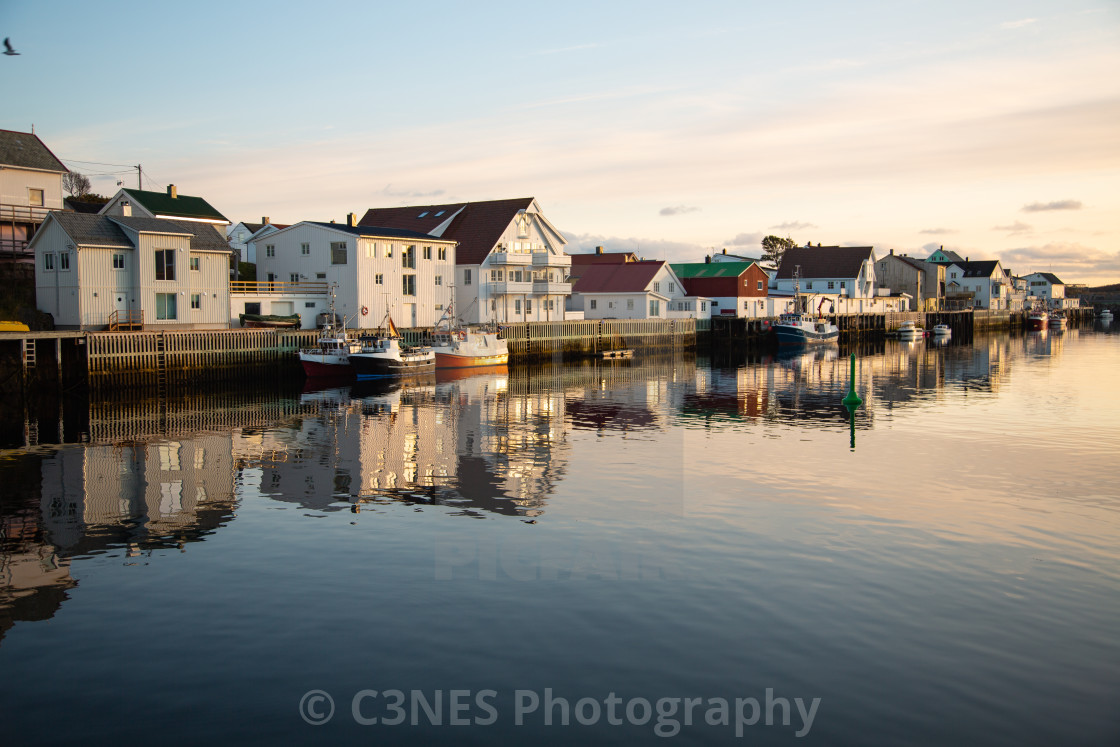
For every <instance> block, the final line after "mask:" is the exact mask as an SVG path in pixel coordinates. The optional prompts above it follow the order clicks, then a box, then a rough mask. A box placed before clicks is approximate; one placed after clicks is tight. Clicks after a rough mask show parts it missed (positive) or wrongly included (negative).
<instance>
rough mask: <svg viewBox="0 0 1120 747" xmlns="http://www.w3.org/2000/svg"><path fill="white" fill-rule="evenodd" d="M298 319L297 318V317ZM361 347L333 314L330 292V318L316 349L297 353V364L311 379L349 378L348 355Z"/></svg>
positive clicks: (332, 294)
mask: <svg viewBox="0 0 1120 747" xmlns="http://www.w3.org/2000/svg"><path fill="white" fill-rule="evenodd" d="M297 318H298V317H297ZM360 348H361V346H360V345H359V344H358V341H357V340H353V339H351V338H349V337H348V336H347V334H346V324H345V323H343V322H340V320H339V319H338V316H337V315H336V314H335V313H334V291H333V289H332V291H331V305H330V316H329V317H328V321H327V324H326V325H324V326H323V328H322V332H321V334H320V335H319V339H318V340H317V341H316V347H313V348H304V349H302V350H300V351H299V362H300V365H302V366H303V372H304V373H305V374H307V375H308V376H311V377H320V378H327V377H344V376H345V377H349V376H351V375H352V374H353V371H351V369H350V355H351V354H352V353H356V352H358V350H359V349H360Z"/></svg>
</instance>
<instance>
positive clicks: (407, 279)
mask: <svg viewBox="0 0 1120 747" xmlns="http://www.w3.org/2000/svg"><path fill="white" fill-rule="evenodd" d="M402 280H403V281H404V282H403V283H402V284H401V286H402V287H401V293H403V294H404V295H406V296H415V295H416V276H415V275H405V276H404V277H403V278H402Z"/></svg>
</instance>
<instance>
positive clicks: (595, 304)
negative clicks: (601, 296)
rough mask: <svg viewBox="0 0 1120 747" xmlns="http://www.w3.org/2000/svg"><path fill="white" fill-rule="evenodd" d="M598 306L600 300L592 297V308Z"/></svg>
mask: <svg viewBox="0 0 1120 747" xmlns="http://www.w3.org/2000/svg"><path fill="white" fill-rule="evenodd" d="M598 307H599V302H598V301H596V300H595V299H594V298H593V299H591V308H593V309H595V308H598Z"/></svg>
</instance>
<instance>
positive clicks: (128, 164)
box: [62, 158, 136, 169]
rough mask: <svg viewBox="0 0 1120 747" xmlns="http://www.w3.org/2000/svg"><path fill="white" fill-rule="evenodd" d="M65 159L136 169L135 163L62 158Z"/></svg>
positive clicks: (72, 161) (74, 161)
mask: <svg viewBox="0 0 1120 747" xmlns="http://www.w3.org/2000/svg"><path fill="white" fill-rule="evenodd" d="M62 160H63V161H70V162H71V163H92V164H93V165H95V166H120V167H121V168H125V169H134V168H136V164H134V163H102V162H101V161H83V160H82V159H80V158H62Z"/></svg>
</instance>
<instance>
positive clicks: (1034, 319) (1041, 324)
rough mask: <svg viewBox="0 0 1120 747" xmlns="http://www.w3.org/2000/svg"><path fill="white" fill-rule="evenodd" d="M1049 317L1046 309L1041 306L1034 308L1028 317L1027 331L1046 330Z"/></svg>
mask: <svg viewBox="0 0 1120 747" xmlns="http://www.w3.org/2000/svg"><path fill="white" fill-rule="evenodd" d="M1048 316H1049V314H1047V313H1046V309H1044V308H1041V307H1039V306H1036V307H1034V308H1033V309H1031V311H1030V314H1028V315H1027V329H1046V320H1047V317H1048Z"/></svg>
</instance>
